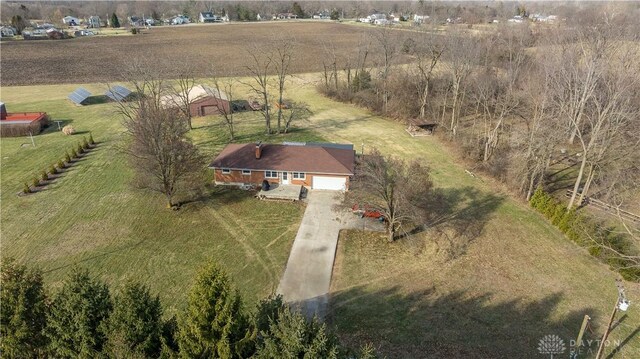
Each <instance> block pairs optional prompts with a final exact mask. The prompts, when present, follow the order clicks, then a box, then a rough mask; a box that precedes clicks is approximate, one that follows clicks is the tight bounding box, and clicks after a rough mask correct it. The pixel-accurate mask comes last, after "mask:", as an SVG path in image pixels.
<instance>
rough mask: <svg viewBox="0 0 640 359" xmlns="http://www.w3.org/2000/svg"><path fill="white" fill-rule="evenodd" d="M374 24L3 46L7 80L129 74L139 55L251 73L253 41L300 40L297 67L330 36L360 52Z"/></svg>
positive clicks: (317, 61)
mask: <svg viewBox="0 0 640 359" xmlns="http://www.w3.org/2000/svg"><path fill="white" fill-rule="evenodd" d="M375 31H378V30H377V29H375V28H373V27H371V28H367V27H359V26H350V25H344V24H338V23H320V22H317V23H314V22H280V23H277V22H273V23H235V24H234V23H232V24H214V25H185V26H171V27H170V26H165V27H157V28H152V29H150V30H147V31H146V32H145V33H143V34H142V35H135V36H133V35H132V36H95V37H85V38H76V39H69V40H57V41H54V40H32V41H6V42H3V43H2V48H1V51H0V61H1V65H2V69H1V80H0V84H2V86H11V85H34V84H57V83H88V82H106V81H117V80H122V71H121V70H122V67H123V65H124V64H125V63H126V62H127V61H130V59H132V58H134V57H138V56H142V57H143V58H144V59H146V60H147V62H148V64H149V66H152V67H159V66H162V67H163V73H165V74H166V78H175V77H177V74H178V70H179V69H180V64H181V63H182V62H183V61H191V62H193V64H194V65H196V68H197V69H198V70H197V71H198V72H199V73H198V76H203V77H204V76H207V75H209V74H210V70H211V69H212V68H215V69H216V72H217V74H218V75H221V76H238V75H247V74H248V73H247V69H246V67H245V66H246V65H247V61H250V59H251V58H250V57H249V53H248V51H249V49H252V48H254V46H253V44H257V45H258V48H260V49H264V50H266V49H268V48H270V47H273V46H274V44H275V42H276V40H275V39H276V38H277V37H278V36H279V35H283V36H282V37H284V38H290V39H292V40H291V41H294V42H295V43H296V50H295V56H294V60H293V63H292V70H293V72H295V73H300V72H312V71H320V70H321V69H322V59H323V57H324V56H325V50H324V45H323V44H333V46H335V49H336V53H337V54H338V55H340V56H344V55H347V54H353V55H357V50H356V47H357V46H358V43H359V41H360V39H361V38H362V37H363V34H365V33H372V32H375ZM276 35H278V36H276ZM282 37H280V38H282ZM185 59H187V60H185ZM156 60H157V61H156ZM167 64H170V66H168V67H169V68H168V69H166V68H165V67H167V66H166V65H167Z"/></svg>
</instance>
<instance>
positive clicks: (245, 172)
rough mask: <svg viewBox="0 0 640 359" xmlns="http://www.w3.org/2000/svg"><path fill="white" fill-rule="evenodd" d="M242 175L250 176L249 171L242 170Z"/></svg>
mask: <svg viewBox="0 0 640 359" xmlns="http://www.w3.org/2000/svg"><path fill="white" fill-rule="evenodd" d="M242 174H243V175H245V176H248V175H250V174H251V170H242Z"/></svg>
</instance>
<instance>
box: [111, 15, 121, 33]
mask: <svg viewBox="0 0 640 359" xmlns="http://www.w3.org/2000/svg"><path fill="white" fill-rule="evenodd" d="M111 27H112V28H114V29H115V28H118V27H120V20H118V15H116V13H115V12H114V13H113V14H111Z"/></svg>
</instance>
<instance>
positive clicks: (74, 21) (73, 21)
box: [62, 16, 80, 26]
mask: <svg viewBox="0 0 640 359" xmlns="http://www.w3.org/2000/svg"><path fill="white" fill-rule="evenodd" d="M62 22H63V23H64V24H65V25H67V26H78V25H80V19H78V18H77V17H73V16H65V17H63V18H62Z"/></svg>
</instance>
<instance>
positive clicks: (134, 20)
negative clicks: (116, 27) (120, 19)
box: [127, 16, 146, 27]
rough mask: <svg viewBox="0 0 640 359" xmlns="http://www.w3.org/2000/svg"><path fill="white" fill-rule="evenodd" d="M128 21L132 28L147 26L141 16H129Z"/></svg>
mask: <svg viewBox="0 0 640 359" xmlns="http://www.w3.org/2000/svg"><path fill="white" fill-rule="evenodd" d="M127 20H128V21H129V25H130V26H135V27H142V26H145V25H146V24H145V20H144V18H141V17H139V16H129V17H128V18H127Z"/></svg>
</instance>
